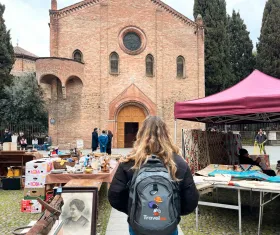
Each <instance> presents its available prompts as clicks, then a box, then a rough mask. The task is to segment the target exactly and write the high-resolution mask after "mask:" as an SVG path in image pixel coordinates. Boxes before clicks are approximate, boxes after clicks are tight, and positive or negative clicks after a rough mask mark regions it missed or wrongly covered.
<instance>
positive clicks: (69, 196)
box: [60, 192, 93, 235]
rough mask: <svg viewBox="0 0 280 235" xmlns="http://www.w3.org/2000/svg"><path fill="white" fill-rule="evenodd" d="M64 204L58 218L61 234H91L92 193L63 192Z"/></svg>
mask: <svg viewBox="0 0 280 235" xmlns="http://www.w3.org/2000/svg"><path fill="white" fill-rule="evenodd" d="M62 197H63V200H64V205H63V207H62V214H61V216H60V220H61V221H62V222H63V227H62V230H63V235H76V234H83V235H91V234H92V233H91V220H92V201H93V194H92V193H81V192H75V193H63V194H62Z"/></svg>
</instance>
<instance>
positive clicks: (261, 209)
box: [258, 192, 263, 235]
mask: <svg viewBox="0 0 280 235" xmlns="http://www.w3.org/2000/svg"><path fill="white" fill-rule="evenodd" d="M262 204H263V193H262V192H260V211H259V226H258V235H260V234H261V224H262V214H263V212H262V211H263V205H262Z"/></svg>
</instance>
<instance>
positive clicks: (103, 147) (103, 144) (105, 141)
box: [98, 131, 108, 153]
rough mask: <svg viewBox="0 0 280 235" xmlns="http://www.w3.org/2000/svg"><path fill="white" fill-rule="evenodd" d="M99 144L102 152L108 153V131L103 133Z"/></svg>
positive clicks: (99, 138)
mask: <svg viewBox="0 0 280 235" xmlns="http://www.w3.org/2000/svg"><path fill="white" fill-rule="evenodd" d="M98 142H99V145H100V152H101V153H106V147H107V144H108V136H107V135H106V131H102V134H101V135H100V136H99V137H98Z"/></svg>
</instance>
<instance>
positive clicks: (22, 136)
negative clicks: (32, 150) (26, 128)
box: [19, 135, 27, 150]
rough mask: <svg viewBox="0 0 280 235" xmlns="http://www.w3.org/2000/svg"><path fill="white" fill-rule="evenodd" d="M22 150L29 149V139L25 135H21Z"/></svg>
mask: <svg viewBox="0 0 280 235" xmlns="http://www.w3.org/2000/svg"><path fill="white" fill-rule="evenodd" d="M19 143H20V148H21V150H26V149H27V139H26V137H25V136H24V135H21V136H20V138H19Z"/></svg>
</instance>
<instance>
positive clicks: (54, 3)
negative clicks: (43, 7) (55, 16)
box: [51, 0, 57, 11]
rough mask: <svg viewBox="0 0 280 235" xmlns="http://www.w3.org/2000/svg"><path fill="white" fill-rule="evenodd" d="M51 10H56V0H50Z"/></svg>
mask: <svg viewBox="0 0 280 235" xmlns="http://www.w3.org/2000/svg"><path fill="white" fill-rule="evenodd" d="M51 10H52V11H56V10H57V0H52V6H51Z"/></svg>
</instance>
